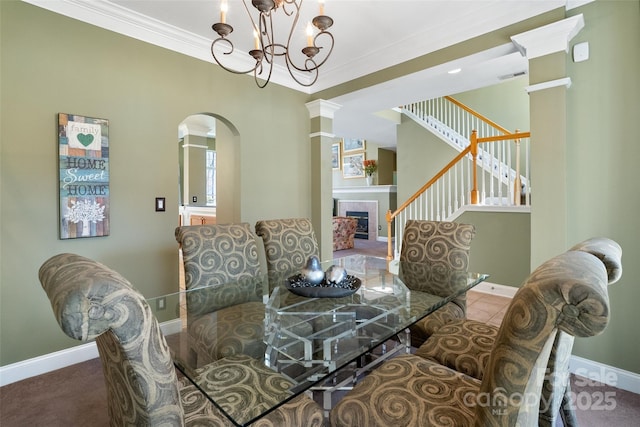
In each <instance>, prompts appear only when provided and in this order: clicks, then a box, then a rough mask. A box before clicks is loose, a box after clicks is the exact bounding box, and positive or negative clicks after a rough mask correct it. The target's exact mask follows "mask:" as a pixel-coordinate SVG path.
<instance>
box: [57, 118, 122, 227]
mask: <svg viewBox="0 0 640 427" xmlns="http://www.w3.org/2000/svg"><path fill="white" fill-rule="evenodd" d="M58 157H59V159H58V160H59V181H60V186H59V190H60V239H77V238H81V237H99V236H108V235H109V228H110V227H109V224H110V218H109V121H108V120H106V119H96V118H92V117H84V116H78V115H74V114H65V113H59V114H58Z"/></svg>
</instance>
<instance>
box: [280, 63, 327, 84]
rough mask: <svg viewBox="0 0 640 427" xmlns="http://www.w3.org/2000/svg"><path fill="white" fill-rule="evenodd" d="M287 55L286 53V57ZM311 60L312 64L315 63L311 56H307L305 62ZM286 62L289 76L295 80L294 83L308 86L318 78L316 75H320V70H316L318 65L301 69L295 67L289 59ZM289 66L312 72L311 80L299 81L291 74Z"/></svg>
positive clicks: (300, 69)
mask: <svg viewBox="0 0 640 427" xmlns="http://www.w3.org/2000/svg"><path fill="white" fill-rule="evenodd" d="M288 57H289V55H287V58H288ZM309 61H310V62H312V63H313V64H315V62H314V61H313V59H311V58H307V60H306V61H305V63H307V62H309ZM286 64H287V71H289V75H290V76H291V78H292V79H293V80H295V82H296V83H298V84H299V85H300V86H306V87H309V86H311V85H313V84H314V83H315V82H316V81H317V80H318V76H319V75H320V71H319V70H318V66H315V67H312V68H308V69H302V68H297V67H296V66H295V65H293V64H292V63H291V62H290V61H289V60H287V61H286ZM291 67H293V68H295V69H296V70H299V71H306V72H309V73H314V74H315V76H314V77H313V80H312V81H311V82H309V83H305V82H301V81H300V80H298V79H297V77H296V76H295V75H294V74H293V71H292V70H291Z"/></svg>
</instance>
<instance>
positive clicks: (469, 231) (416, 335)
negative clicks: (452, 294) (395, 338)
mask: <svg viewBox="0 0 640 427" xmlns="http://www.w3.org/2000/svg"><path fill="white" fill-rule="evenodd" d="M474 236H475V227H474V226H473V225H471V224H461V223H457V222H448V221H420V220H408V221H407V222H406V224H405V227H404V234H403V236H402V246H401V249H400V262H401V269H400V271H399V275H400V277H401V278H402V280H403V282H404V283H405V284H406V285H407V287H408V288H409V289H412V290H419V289H420V288H421V283H420V280H419V275H416V274H408V272H407V271H406V269H405V270H404V271H403V269H402V263H406V264H410V263H416V264H417V265H419V264H428V265H429V269H430V270H431V271H437V270H438V268H442V270H459V271H467V269H468V266H469V252H470V250H471V241H472V240H473V237H474ZM466 308H467V305H466V295H463V296H460V297H458V298H456V299H454V300H453V301H451V302H449V303H447V304H446V305H444V306H443V307H441V308H440V309H438V310H437V311H435V312H433V313H431V314H430V315H428V316H427V317H425V318H424V319H422V320H421V321H419V322H418V323H416V324H415V325H413V326H412V327H411V328H410V329H411V344H412V345H413V346H414V347H419V346H420V345H421V344H422V343H423V342H424V341H425V340H426V339H427V338H428V337H429V336H430V335H431V334H433V333H434V332H435V331H437V330H438V328H440V327H441V326H442V325H444V324H446V323H449V322H451V321H453V320H458V319H464V318H465V317H466Z"/></svg>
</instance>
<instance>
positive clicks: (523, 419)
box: [330, 251, 609, 427]
mask: <svg viewBox="0 0 640 427" xmlns="http://www.w3.org/2000/svg"><path fill="white" fill-rule="evenodd" d="M607 282H608V277H607V270H606V268H605V266H604V265H603V263H602V262H601V261H600V260H599V259H598V258H597V257H596V256H594V255H592V254H590V253H586V252H582V251H568V252H565V253H563V254H561V255H558V256H556V257H554V258H552V259H550V260H548V261H547V262H545V263H543V264H542V265H541V266H540V267H538V268H537V269H536V270H535V271H534V272H533V273H532V274H531V275H530V276H529V278H528V279H527V280H526V281H525V283H524V285H523V286H522V287H521V288H520V289H519V290H518V291H517V293H516V295H515V296H514V297H513V300H512V301H511V304H510V305H509V308H508V310H507V312H506V314H505V316H504V319H503V321H502V325H501V326H500V329H499V331H498V335H497V337H496V338H495V341H494V344H493V347H492V350H491V352H490V355H489V359H488V361H487V364H486V366H485V371H484V376H483V378H482V380H478V379H476V378H472V377H470V376H468V375H465V374H463V373H461V372H458V371H456V370H453V369H450V368H447V367H446V366H443V365H440V364H438V363H435V362H433V361H430V360H427V359H424V358H422V357H420V356H418V355H414V354H412V355H402V356H398V357H396V358H393V359H391V360H389V361H386V362H384V363H383V364H382V365H381V366H380V367H378V368H377V369H375V370H374V371H373V372H372V373H370V374H369V375H368V376H367V377H365V378H364V379H363V380H362V381H361V382H360V383H358V384H357V385H356V386H355V387H354V388H353V390H351V391H350V392H348V393H347V394H346V396H345V397H344V398H343V399H342V400H341V401H340V402H339V403H338V404H337V405H336V406H335V407H334V408H333V410H332V411H331V413H330V419H331V424H332V426H334V427H338V426H368V427H374V426H381V427H383V426H384V427H386V426H391V425H403V426H409V425H410V426H415V427H420V426H440V425H451V426H471V425H475V426H505V427H506V426H515V425H518V426H537V425H538V413H539V406H540V397H541V392H542V383H543V380H544V377H545V373H546V368H547V363H548V361H549V357H550V353H551V348H552V346H553V342H554V340H555V338H556V335H557V334H558V333H559V332H563V333H566V334H568V335H572V336H579V337H589V336H594V335H597V334H599V333H601V332H602V331H603V330H604V329H605V327H606V326H607V323H608V321H609V298H608V293H607Z"/></svg>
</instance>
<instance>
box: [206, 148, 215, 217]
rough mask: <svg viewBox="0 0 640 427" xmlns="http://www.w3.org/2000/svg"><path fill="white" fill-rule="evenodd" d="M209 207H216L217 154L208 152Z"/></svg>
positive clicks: (211, 151) (212, 151)
mask: <svg viewBox="0 0 640 427" xmlns="http://www.w3.org/2000/svg"><path fill="white" fill-rule="evenodd" d="M206 162H207V164H206V173H207V206H215V205H216V152H215V151H214V150H207V160H206Z"/></svg>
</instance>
